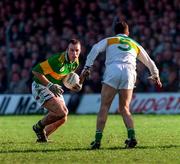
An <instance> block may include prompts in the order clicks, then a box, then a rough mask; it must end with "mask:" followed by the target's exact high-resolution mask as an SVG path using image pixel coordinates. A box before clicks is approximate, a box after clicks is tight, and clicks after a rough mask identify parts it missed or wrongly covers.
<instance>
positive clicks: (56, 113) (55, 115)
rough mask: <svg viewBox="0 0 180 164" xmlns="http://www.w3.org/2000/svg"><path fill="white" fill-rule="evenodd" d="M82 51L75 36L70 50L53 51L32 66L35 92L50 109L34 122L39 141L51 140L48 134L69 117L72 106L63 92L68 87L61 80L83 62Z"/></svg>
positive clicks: (44, 106) (36, 97) (69, 45)
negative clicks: (65, 98)
mask: <svg viewBox="0 0 180 164" xmlns="http://www.w3.org/2000/svg"><path fill="white" fill-rule="evenodd" d="M80 52H81V44H80V41H79V40H76V39H72V40H70V42H69V44H68V48H67V51H65V52H62V53H57V54H55V55H52V56H51V57H49V58H48V59H47V60H45V61H44V62H41V63H39V64H37V65H36V66H34V67H33V69H32V73H33V75H34V77H33V83H32V95H33V97H34V98H35V100H36V101H37V102H38V103H39V104H40V105H41V106H42V107H43V108H46V109H47V110H48V114H47V115H46V116H45V117H44V118H43V119H41V120H39V121H38V122H37V123H36V124H35V125H33V130H34V132H35V133H36V135H37V138H38V139H37V142H47V141H48V136H49V135H50V134H52V133H53V132H54V131H55V130H56V129H57V128H58V127H59V126H61V125H62V124H63V123H64V122H65V121H66V119H67V115H68V109H67V107H66V105H65V101H64V98H63V95H62V93H63V92H64V91H63V89H62V87H61V84H62V80H63V78H64V77H65V76H66V75H68V74H69V73H71V72H74V71H75V70H76V68H77V67H78V66H79V60H78V58H79V55H80ZM75 91H76V90H75Z"/></svg>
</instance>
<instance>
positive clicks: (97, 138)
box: [95, 130, 102, 142]
mask: <svg viewBox="0 0 180 164" xmlns="http://www.w3.org/2000/svg"><path fill="white" fill-rule="evenodd" d="M101 139H102V132H101V131H98V130H97V131H96V135H95V141H96V142H101Z"/></svg>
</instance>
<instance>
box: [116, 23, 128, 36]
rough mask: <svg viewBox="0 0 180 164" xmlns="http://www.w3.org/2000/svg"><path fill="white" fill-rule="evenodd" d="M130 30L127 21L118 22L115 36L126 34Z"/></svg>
mask: <svg viewBox="0 0 180 164" xmlns="http://www.w3.org/2000/svg"><path fill="white" fill-rule="evenodd" d="M128 28H129V27H128V24H127V23H126V22H125V21H121V22H117V23H116V24H115V27H114V32H115V34H125V33H126V31H127V30H128Z"/></svg>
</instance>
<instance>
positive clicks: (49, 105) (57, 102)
mask: <svg viewBox="0 0 180 164" xmlns="http://www.w3.org/2000/svg"><path fill="white" fill-rule="evenodd" d="M43 107H44V108H46V109H47V110H48V111H50V112H53V113H56V114H62V113H63V114H65V115H67V114H68V109H67V107H66V105H65V102H64V99H61V98H60V97H56V96H54V97H52V98H51V99H49V100H47V101H46V102H45V103H44V104H43Z"/></svg>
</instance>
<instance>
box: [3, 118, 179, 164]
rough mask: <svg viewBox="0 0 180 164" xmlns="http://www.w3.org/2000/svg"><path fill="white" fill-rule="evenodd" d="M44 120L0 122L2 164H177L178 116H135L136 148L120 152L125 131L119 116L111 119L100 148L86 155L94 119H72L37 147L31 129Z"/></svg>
mask: <svg viewBox="0 0 180 164" xmlns="http://www.w3.org/2000/svg"><path fill="white" fill-rule="evenodd" d="M40 118H42V116H0V163H1V164H4V163H9V164H16V163H17V164H21V163H22V164H26V163H38V164H39V163H42V164H44V163H47V164H50V163H52V164H55V163H58V164H59V163H66V164H68V163H77V164H79V163H83V164H84V163H90V164H93V163H115V164H119V163H121V164H123V163H125V164H131V163H138V164H145V163H147V164H153V163H158V164H161V163H167V164H172V163H177V164H179V163H180V115H134V121H135V126H136V134H137V139H138V142H139V144H138V146H137V148H135V149H124V140H125V139H126V136H127V134H126V129H125V128H124V124H123V122H122V119H121V117H120V116H118V115H109V118H108V121H107V124H106V128H105V130H104V134H103V140H102V148H101V149H100V150H89V143H90V142H91V141H92V140H93V139H94V132H95V123H96V115H80V116H78V115H70V116H69V118H68V122H67V123H66V124H65V125H63V126H62V127H61V128H60V129H58V130H57V131H56V132H55V133H54V134H53V135H52V136H51V139H52V140H53V142H52V143H47V144H39V143H35V140H36V138H35V134H34V133H33V132H32V130H31V129H32V128H31V127H32V125H33V124H34V123H35V122H36V121H38V120H39V119H40Z"/></svg>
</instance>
